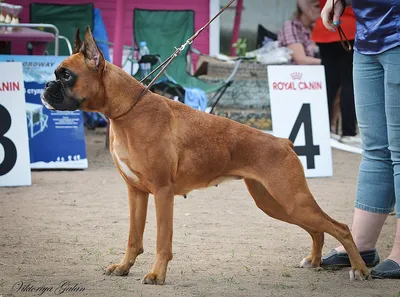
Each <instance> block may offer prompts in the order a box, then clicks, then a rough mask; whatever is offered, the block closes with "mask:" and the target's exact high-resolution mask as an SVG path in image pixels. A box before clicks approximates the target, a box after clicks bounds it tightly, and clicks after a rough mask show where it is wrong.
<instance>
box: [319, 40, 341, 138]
mask: <svg viewBox="0 0 400 297" xmlns="http://www.w3.org/2000/svg"><path fill="white" fill-rule="evenodd" d="M318 47H319V51H320V55H321V64H322V65H323V66H324V67H325V81H326V92H327V96H328V111H329V120H330V122H331V120H332V114H333V112H332V111H333V102H334V100H335V97H336V94H337V91H338V89H339V86H340V67H339V63H338V60H337V53H336V49H337V48H336V46H335V43H318ZM331 132H334V133H336V131H331Z"/></svg>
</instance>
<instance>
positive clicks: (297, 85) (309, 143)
mask: <svg viewBox="0 0 400 297" xmlns="http://www.w3.org/2000/svg"><path fill="white" fill-rule="evenodd" d="M268 81H269V91H270V98H271V112H272V130H273V134H274V135H275V136H279V137H284V138H289V139H290V140H291V141H292V142H293V143H294V150H295V152H296V153H297V155H298V156H299V158H300V160H301V162H302V163H303V167H304V171H305V175H306V176H307V177H322V176H332V152H331V146H330V133H329V115H328V104H327V97H326V85H325V72H324V67H323V66H268Z"/></svg>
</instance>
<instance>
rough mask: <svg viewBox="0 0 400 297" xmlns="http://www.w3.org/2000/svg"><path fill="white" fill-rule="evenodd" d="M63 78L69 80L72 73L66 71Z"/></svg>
mask: <svg viewBox="0 0 400 297" xmlns="http://www.w3.org/2000/svg"><path fill="white" fill-rule="evenodd" d="M62 78H63V79H64V80H69V79H70V78H71V75H70V74H69V73H68V72H64V73H63V76H62Z"/></svg>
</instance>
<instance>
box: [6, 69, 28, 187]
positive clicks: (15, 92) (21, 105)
mask: <svg viewBox="0 0 400 297" xmlns="http://www.w3.org/2000/svg"><path fill="white" fill-rule="evenodd" d="M0 69H7V71H0V186H26V185H30V184H31V170H30V158H29V143H28V130H27V122H26V109H25V94H24V82H23V74H22V65H21V63H10V62H5V63H0Z"/></svg>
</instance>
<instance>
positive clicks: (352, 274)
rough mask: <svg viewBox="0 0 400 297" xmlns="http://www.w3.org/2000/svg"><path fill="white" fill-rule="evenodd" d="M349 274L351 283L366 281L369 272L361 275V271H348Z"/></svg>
mask: <svg viewBox="0 0 400 297" xmlns="http://www.w3.org/2000/svg"><path fill="white" fill-rule="evenodd" d="M349 274H350V280H351V281H356V280H367V279H368V277H369V272H366V273H363V272H362V271H361V270H350V271H349Z"/></svg>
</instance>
